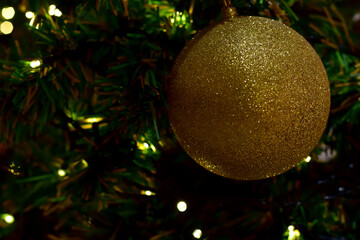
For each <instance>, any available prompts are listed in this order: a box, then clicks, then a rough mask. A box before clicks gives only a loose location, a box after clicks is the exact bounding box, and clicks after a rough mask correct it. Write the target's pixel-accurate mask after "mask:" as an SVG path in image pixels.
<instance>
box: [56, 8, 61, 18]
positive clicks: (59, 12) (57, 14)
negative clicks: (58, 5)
mask: <svg viewBox="0 0 360 240" xmlns="http://www.w3.org/2000/svg"><path fill="white" fill-rule="evenodd" d="M54 15H55V16H56V17H61V15H62V12H61V11H60V10H59V9H55V12H54Z"/></svg>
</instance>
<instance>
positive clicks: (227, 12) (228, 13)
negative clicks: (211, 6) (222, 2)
mask: <svg viewBox="0 0 360 240" xmlns="http://www.w3.org/2000/svg"><path fill="white" fill-rule="evenodd" d="M222 14H223V19H229V18H234V17H238V14H237V11H236V8H235V7H224V8H223V9H222Z"/></svg>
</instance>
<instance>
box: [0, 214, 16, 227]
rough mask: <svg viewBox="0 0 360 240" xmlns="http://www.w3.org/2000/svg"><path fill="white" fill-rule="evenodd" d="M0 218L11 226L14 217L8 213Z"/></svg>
mask: <svg viewBox="0 0 360 240" xmlns="http://www.w3.org/2000/svg"><path fill="white" fill-rule="evenodd" d="M1 218H2V219H3V220H4V221H5V222H6V223H8V224H12V223H13V222H14V221H15V218H14V216H13V215H10V214H8V213H3V214H1Z"/></svg>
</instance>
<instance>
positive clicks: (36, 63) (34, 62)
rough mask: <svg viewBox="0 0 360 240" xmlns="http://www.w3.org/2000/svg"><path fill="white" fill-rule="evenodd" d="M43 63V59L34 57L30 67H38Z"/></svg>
mask: <svg viewBox="0 0 360 240" xmlns="http://www.w3.org/2000/svg"><path fill="white" fill-rule="evenodd" d="M41 65H42V60H41V59H34V60H32V61H31V62H30V67H32V68H38V67H40V66H41Z"/></svg>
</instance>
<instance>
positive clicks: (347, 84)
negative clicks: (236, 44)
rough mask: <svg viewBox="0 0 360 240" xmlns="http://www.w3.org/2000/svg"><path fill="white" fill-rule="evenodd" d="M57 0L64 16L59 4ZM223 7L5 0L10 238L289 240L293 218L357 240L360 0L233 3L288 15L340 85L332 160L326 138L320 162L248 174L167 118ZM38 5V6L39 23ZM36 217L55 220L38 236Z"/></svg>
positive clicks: (4, 155)
mask: <svg viewBox="0 0 360 240" xmlns="http://www.w3.org/2000/svg"><path fill="white" fill-rule="evenodd" d="M51 4H55V5H56V6H57V7H58V8H59V9H60V10H61V11H62V16H61V17H56V16H52V15H50V14H49V12H48V8H49V6H50V5H51ZM221 4H222V3H221V1H215V0H203V1H199V0H189V1H187V0H185V1H177V0H176V1H166V0H158V1H157V0H145V1H139V0H135V1H120V0H110V1H105V0H97V1H83V0H73V1H69V0H66V1H51V2H50V1H44V0H34V1H2V2H1V3H0V8H3V7H5V6H8V5H11V6H14V8H15V9H16V11H17V12H16V15H15V19H14V20H13V21H14V23H15V22H16V24H15V30H14V33H13V34H12V35H0V45H1V48H0V166H1V168H0V169H1V173H0V180H1V183H2V184H1V186H0V187H1V189H0V202H1V203H2V204H1V205H0V213H2V212H8V213H11V214H13V215H14V216H15V219H16V222H15V223H14V224H13V225H9V224H5V223H3V222H1V220H0V237H1V238H5V239H25V238H26V237H25V236H26V234H28V236H31V237H29V238H31V239H45V238H46V239H54V240H55V239H152V240H155V239H190V238H192V232H193V230H194V229H195V228H200V229H202V231H203V234H204V235H203V237H202V238H203V239H205V238H209V239H254V238H255V237H254V236H256V237H257V238H259V239H260V238H261V239H282V238H283V239H288V238H289V233H288V232H287V231H288V226H289V225H294V226H295V228H296V229H299V231H300V233H301V235H300V239H326V238H329V237H334V238H336V237H344V236H345V237H347V238H348V239H357V238H358V237H359V235H357V232H356V228H357V223H358V222H359V220H360V219H359V218H360V216H359V214H357V212H359V207H358V206H359V201H358V199H359V198H358V193H357V191H358V187H357V186H356V183H357V181H358V180H359V179H358V177H357V172H356V169H357V165H356V167H354V164H353V162H352V161H350V160H353V159H356V157H358V156H359V145H358V142H360V139H359V138H358V136H359V135H358V133H359V130H360V129H359V116H360V104H359V97H360V95H359V92H360V89H359V87H360V84H359V80H360V64H359V62H360V59H359V48H358V47H357V45H358V43H359V40H360V35H359V34H358V33H356V31H355V30H356V25H357V24H358V23H356V22H353V21H352V20H351V18H352V17H353V14H354V13H355V8H354V9H351V8H350V7H349V6H351V4H352V2H351V1H343V4H342V3H340V4H337V2H336V1H320V0H319V1H307V0H302V1H301V0H298V1H295V0H281V1H273V0H268V1H265V0H264V1H262V0H260V1H255V0H254V1H250V2H249V1H245V0H234V1H233V5H234V6H235V7H236V8H237V10H238V12H239V13H240V14H241V15H260V16H265V17H269V18H273V19H276V20H279V21H282V22H283V23H285V24H288V25H291V26H292V27H293V28H295V29H296V30H297V31H299V32H300V33H301V34H302V35H303V36H304V37H305V38H306V39H307V40H309V42H310V43H311V44H312V45H313V46H314V47H315V49H316V51H317V52H318V53H319V56H320V57H321V59H322V61H323V63H324V65H325V68H326V71H327V73H328V76H329V81H330V86H331V94H332V110H331V115H330V118H329V124H328V127H327V129H326V132H325V134H324V136H323V138H322V143H324V144H327V145H329V146H331V148H333V149H334V148H336V149H337V150H338V156H337V157H336V158H335V160H333V161H332V162H329V163H326V164H322V163H319V162H317V161H316V159H317V155H319V153H321V151H322V150H321V148H317V150H316V151H314V152H313V153H312V155H311V156H312V157H313V159H314V160H313V161H311V162H310V163H305V162H302V163H301V164H300V165H299V166H298V167H296V168H294V169H293V170H291V171H290V172H288V173H285V174H283V175H281V176H278V177H274V178H272V179H267V180H261V181H254V182H246V183H244V182H236V181H231V180H229V179H220V178H219V177H217V176H213V175H211V174H210V173H207V172H204V170H202V169H200V168H199V167H198V166H196V165H195V164H194V163H193V162H192V161H190V160H189V158H188V156H186V155H185V154H184V152H182V151H181V150H180V149H179V148H178V147H177V146H176V144H175V143H174V142H175V139H174V136H173V135H172V133H171V130H170V127H169V122H168V119H167V109H168V106H167V104H166V91H167V83H168V81H169V79H171V67H172V64H173V62H174V60H175V58H176V56H177V55H178V53H179V52H180V50H181V49H182V48H183V47H184V44H185V43H186V42H187V41H188V40H189V39H191V37H192V36H193V35H194V34H195V33H196V32H197V31H198V30H200V29H202V28H204V27H205V26H207V25H208V24H209V23H211V22H213V21H217V20H219V19H220V18H221ZM20 9H22V10H21V11H20ZM26 11H33V12H35V13H36V17H35V18H34V19H33V21H32V20H31V19H27V18H25V17H24V13H25V12H26ZM1 21H2V20H1ZM11 21H12V20H11ZM357 27H359V26H357ZM36 60H39V61H40V60H41V61H40V66H37V67H32V63H33V61H36ZM349 163H351V164H353V165H349ZM349 166H352V167H349ZM62 170H63V172H62ZM324 179H325V180H324ZM344 189H345V190H344ZM145 191H148V192H145ZM180 199H185V200H186V201H187V202H188V203H189V210H187V212H185V213H179V212H178V211H177V210H176V207H175V206H176V203H177V201H179V200H180ZM34 219H36V220H37V221H35V222H41V223H42V224H43V226H42V228H41V229H40V230H38V231H35V232H34V231H33V229H32V227H31V226H32V225H31V223H32V222H34ZM21 223H23V224H21ZM24 223H25V224H24ZM37 228H38V226H37Z"/></svg>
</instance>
